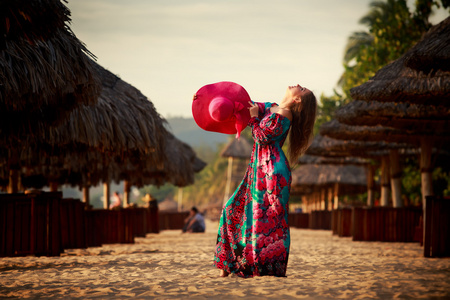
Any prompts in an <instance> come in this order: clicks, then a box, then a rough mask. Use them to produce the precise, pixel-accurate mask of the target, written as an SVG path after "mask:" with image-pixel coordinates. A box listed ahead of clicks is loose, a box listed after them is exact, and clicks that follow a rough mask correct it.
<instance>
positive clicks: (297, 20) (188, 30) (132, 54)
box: [67, 0, 444, 118]
mask: <svg viewBox="0 0 450 300" xmlns="http://www.w3.org/2000/svg"><path fill="white" fill-rule="evenodd" d="M370 2H371V1H370V0H339V1H336V0H314V1H311V0H279V1H274V0H127V1H125V0H69V1H68V4H67V6H68V7H69V9H70V10H71V18H72V22H71V25H70V27H71V29H72V30H73V32H74V33H75V35H76V36H77V37H78V38H79V39H80V40H81V41H82V42H84V43H85V44H86V46H87V48H88V49H89V50H90V51H91V52H92V53H93V54H94V55H95V56H96V57H97V62H98V63H99V64H100V65H102V66H103V67H104V68H106V69H108V70H109V71H111V72H112V73H114V74H116V75H118V76H119V77H120V78H121V79H123V80H124V81H126V82H128V83H129V84H131V85H133V86H134V87H136V88H137V89H139V90H140V91H141V92H142V93H143V94H144V95H145V96H146V97H147V98H148V99H149V100H151V101H152V102H153V104H154V105H155V108H156V110H157V111H158V112H159V113H160V114H161V115H162V116H163V117H166V118H168V117H192V111H191V104H192V96H193V95H194V94H195V92H196V91H197V90H198V89H200V88H201V87H202V86H203V85H206V84H210V83H214V82H218V81H233V82H236V83H238V84H240V85H242V86H243V87H244V88H245V89H246V90H247V92H248V93H249V95H250V97H251V98H252V100H254V101H259V102H267V101H270V102H279V101H280V100H281V98H282V97H283V95H284V92H285V90H286V88H287V86H289V85H293V84H297V83H299V84H301V85H302V86H305V87H307V88H309V89H311V90H312V91H313V92H314V93H315V95H316V97H317V98H319V97H320V95H321V94H325V95H329V96H331V95H332V94H333V89H335V88H336V82H337V81H338V79H339V77H340V76H341V74H342V73H343V71H344V68H343V66H342V58H343V53H344V49H345V45H346V43H347V39H348V37H349V36H350V35H351V34H352V33H353V32H355V31H361V30H365V29H366V28H365V27H364V26H362V25H360V24H359V23H358V21H359V20H360V19H361V17H363V16H364V15H365V14H366V13H367V12H368V11H369V3H370ZM437 17H438V18H439V16H437ZM443 18H444V17H441V18H440V19H443Z"/></svg>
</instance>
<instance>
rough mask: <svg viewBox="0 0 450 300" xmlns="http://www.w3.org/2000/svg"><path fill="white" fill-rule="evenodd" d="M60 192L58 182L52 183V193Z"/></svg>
mask: <svg viewBox="0 0 450 300" xmlns="http://www.w3.org/2000/svg"><path fill="white" fill-rule="evenodd" d="M57 191H58V183H57V182H54V181H52V182H50V192H57Z"/></svg>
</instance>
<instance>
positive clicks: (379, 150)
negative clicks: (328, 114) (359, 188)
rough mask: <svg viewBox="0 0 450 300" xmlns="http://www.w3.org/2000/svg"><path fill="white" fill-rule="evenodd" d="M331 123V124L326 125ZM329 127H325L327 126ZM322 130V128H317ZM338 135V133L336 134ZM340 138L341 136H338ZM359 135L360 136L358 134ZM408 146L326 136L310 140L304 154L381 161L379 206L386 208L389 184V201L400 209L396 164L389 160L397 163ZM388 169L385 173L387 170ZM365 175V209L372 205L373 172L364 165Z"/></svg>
mask: <svg viewBox="0 0 450 300" xmlns="http://www.w3.org/2000/svg"><path fill="white" fill-rule="evenodd" d="M330 123H331V122H330ZM328 124H329V123H328ZM321 129H322V127H321ZM336 131H337V132H339V131H338V130H336ZM339 134H341V133H339ZM361 134H363V133H361ZM409 147H410V146H409V145H407V144H397V143H387V142H384V141H367V140H363V139H361V140H350V139H347V140H345V139H334V138H330V137H327V136H321V135H318V136H316V137H315V138H314V140H313V142H312V144H311V146H310V147H309V149H308V150H307V154H311V155H319V156H326V157H352V156H355V157H362V158H369V159H375V160H381V205H382V206H387V205H388V197H389V188H390V184H389V181H391V182H393V186H394V188H393V191H392V192H393V199H394V205H395V206H401V196H400V194H399V191H400V188H399V184H400V175H401V172H400V171H399V170H400V166H399V164H396V163H391V164H389V158H390V157H392V161H393V162H394V161H396V162H398V159H397V156H398V155H399V151H400V153H405V152H406V150H408V151H409ZM389 166H390V167H391V170H389V168H388V167H389ZM367 171H368V198H367V203H368V205H369V206H372V205H373V202H374V199H373V196H374V193H373V189H374V184H373V182H374V181H373V176H374V169H373V166H372V165H367Z"/></svg>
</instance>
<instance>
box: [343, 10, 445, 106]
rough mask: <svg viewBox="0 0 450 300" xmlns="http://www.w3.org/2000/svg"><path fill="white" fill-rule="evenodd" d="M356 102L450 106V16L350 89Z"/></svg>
mask: <svg viewBox="0 0 450 300" xmlns="http://www.w3.org/2000/svg"><path fill="white" fill-rule="evenodd" d="M351 96H352V98H353V99H356V100H365V101H373V100H375V101H382V102H409V103H416V104H425V105H427V104H432V105H436V106H439V105H444V106H450V101H449V99H450V17H448V18H447V19H445V20H444V21H442V22H441V23H439V24H438V25H436V26H433V27H432V28H431V29H430V30H429V31H428V32H427V33H426V34H425V35H424V36H423V37H422V39H421V40H420V41H419V42H418V43H417V44H416V45H414V46H413V47H412V48H411V49H410V50H408V51H407V52H406V53H405V54H404V55H403V56H402V57H400V58H399V59H397V60H396V61H394V62H392V63H390V64H388V65H387V66H385V67H383V68H381V69H380V70H379V71H378V72H377V73H376V74H375V76H374V77H373V78H371V79H370V80H369V81H367V82H366V83H364V84H362V85H360V86H357V87H354V88H352V89H351Z"/></svg>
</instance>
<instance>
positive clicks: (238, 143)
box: [220, 138, 253, 159]
mask: <svg viewBox="0 0 450 300" xmlns="http://www.w3.org/2000/svg"><path fill="white" fill-rule="evenodd" d="M252 151H253V145H252V144H250V142H249V141H248V140H247V139H246V138H240V139H232V140H230V142H229V143H228V144H227V145H226V146H225V148H224V149H223V150H222V152H221V153H220V155H222V156H223V157H234V158H241V159H250V156H251V155H252Z"/></svg>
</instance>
